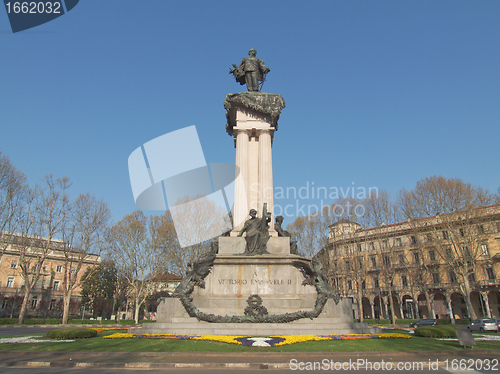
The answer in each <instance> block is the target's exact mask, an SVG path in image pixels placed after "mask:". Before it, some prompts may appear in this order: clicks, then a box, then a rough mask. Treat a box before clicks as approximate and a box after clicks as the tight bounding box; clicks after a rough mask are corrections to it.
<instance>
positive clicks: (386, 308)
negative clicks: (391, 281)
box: [384, 297, 390, 319]
mask: <svg viewBox="0 0 500 374" xmlns="http://www.w3.org/2000/svg"><path fill="white" fill-rule="evenodd" d="M384 309H385V316H384V317H385V318H386V319H390V317H389V298H387V297H384Z"/></svg>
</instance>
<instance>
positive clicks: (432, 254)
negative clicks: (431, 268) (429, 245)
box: [429, 249, 436, 261]
mask: <svg viewBox="0 0 500 374" xmlns="http://www.w3.org/2000/svg"><path fill="white" fill-rule="evenodd" d="M429 260H431V261H436V252H434V250H433V249H431V250H429Z"/></svg>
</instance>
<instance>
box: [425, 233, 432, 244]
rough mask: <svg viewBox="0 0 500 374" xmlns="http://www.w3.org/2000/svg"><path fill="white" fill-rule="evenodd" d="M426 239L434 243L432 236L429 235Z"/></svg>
mask: <svg viewBox="0 0 500 374" xmlns="http://www.w3.org/2000/svg"><path fill="white" fill-rule="evenodd" d="M425 237H426V239H427V241H428V242H432V234H427V235H426V236H425Z"/></svg>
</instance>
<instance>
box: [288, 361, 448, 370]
mask: <svg viewBox="0 0 500 374" xmlns="http://www.w3.org/2000/svg"><path fill="white" fill-rule="evenodd" d="M434 367H436V368H434ZM424 368H425V369H427V370H437V368H438V364H436V363H434V362H433V363H432V365H431V363H430V362H429V363H425V362H418V361H415V362H403V361H401V362H391V361H384V360H383V359H382V360H381V361H369V360H366V359H363V358H358V359H356V360H352V359H349V361H333V360H331V359H327V358H325V359H323V360H321V361H298V360H296V359H291V360H290V370H294V371H295V370H298V371H340V372H345V371H358V370H364V371H367V370H370V371H371V370H376V371H405V372H409V371H423V370H424Z"/></svg>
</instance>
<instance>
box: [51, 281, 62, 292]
mask: <svg viewBox="0 0 500 374" xmlns="http://www.w3.org/2000/svg"><path fill="white" fill-rule="evenodd" d="M60 284H61V282H60V281H55V282H54V286H53V287H52V289H53V290H54V291H59V285H60Z"/></svg>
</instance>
